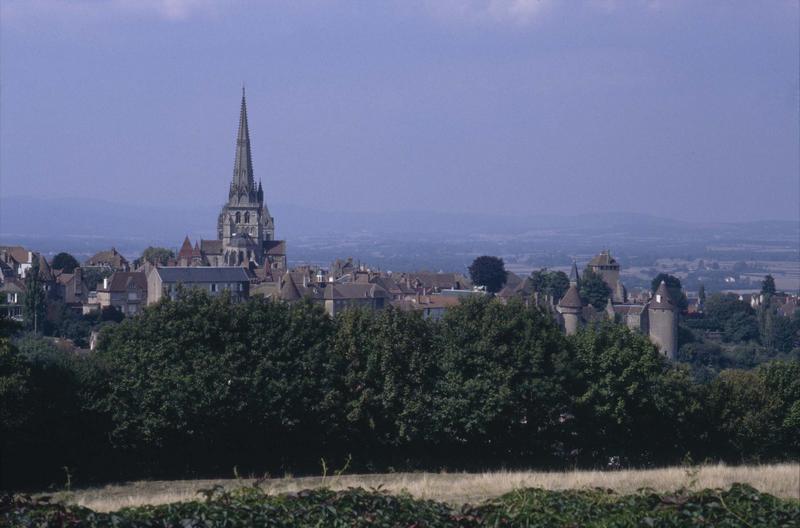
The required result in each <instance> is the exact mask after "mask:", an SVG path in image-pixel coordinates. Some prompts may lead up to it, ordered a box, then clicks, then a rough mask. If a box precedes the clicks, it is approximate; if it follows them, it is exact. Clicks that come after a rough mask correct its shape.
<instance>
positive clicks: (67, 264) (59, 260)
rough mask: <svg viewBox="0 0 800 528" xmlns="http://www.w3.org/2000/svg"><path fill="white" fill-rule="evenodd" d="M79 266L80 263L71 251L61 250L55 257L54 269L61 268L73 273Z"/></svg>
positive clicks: (65, 271)
mask: <svg viewBox="0 0 800 528" xmlns="http://www.w3.org/2000/svg"><path fill="white" fill-rule="evenodd" d="M78 267H80V263H79V262H78V260H77V259H76V258H75V257H73V256H72V255H70V254H69V253H65V252H61V253H59V254H58V255H56V256H55V257H53V269H57V270H61V271H62V272H64V273H72V272H74V271H75V268H78Z"/></svg>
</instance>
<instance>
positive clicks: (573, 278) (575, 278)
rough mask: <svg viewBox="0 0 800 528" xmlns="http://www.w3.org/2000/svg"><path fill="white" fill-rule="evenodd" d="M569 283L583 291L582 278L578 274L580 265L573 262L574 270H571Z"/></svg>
mask: <svg viewBox="0 0 800 528" xmlns="http://www.w3.org/2000/svg"><path fill="white" fill-rule="evenodd" d="M569 283H570V284H574V285H575V286H576V287H577V288H578V289H579V290H580V289H581V276H580V274H579V273H578V263H577V262H575V261H574V260H573V261H572V269H570V270H569Z"/></svg>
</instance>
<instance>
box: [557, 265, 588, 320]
mask: <svg viewBox="0 0 800 528" xmlns="http://www.w3.org/2000/svg"><path fill="white" fill-rule="evenodd" d="M580 287H581V278H580V275H578V265H577V264H576V263H575V262H573V263H572V270H570V274H569V289H568V290H567V293H565V294H564V297H562V298H561V300H560V301H558V306H557V307H556V309H557V310H558V313H560V314H561V318H562V319H563V320H564V330H565V332H566V333H567V335H574V334H576V333H577V332H578V328H580V326H581V316H582V315H583V301H581V295H580V293H579V289H580Z"/></svg>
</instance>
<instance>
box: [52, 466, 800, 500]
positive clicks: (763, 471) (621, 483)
mask: <svg viewBox="0 0 800 528" xmlns="http://www.w3.org/2000/svg"><path fill="white" fill-rule="evenodd" d="M734 482H742V483H747V484H750V485H751V486H753V487H755V488H757V489H758V490H760V491H763V492H766V493H771V494H773V495H776V496H778V497H787V498H795V499H800V464H798V463H786V464H774V465H761V466H726V465H708V466H698V467H694V468H685V467H671V468H663V469H646V470H624V471H567V472H537V471H496V472H488V473H397V474H377V475H345V476H339V477H327V478H322V477H304V478H290V477H286V478H278V479H269V480H266V481H263V482H262V483H261V487H262V488H263V489H265V490H267V491H268V492H269V493H284V492H293V491H299V490H301V489H308V488H315V487H320V486H325V487H329V488H332V489H344V488H348V487H356V486H361V487H365V488H376V487H378V486H381V488H382V489H385V490H388V491H391V492H399V491H405V492H408V493H410V494H411V495H413V496H415V497H419V498H425V499H435V500H439V501H445V502H448V503H450V504H454V505H460V504H463V503H467V502H470V503H476V502H480V501H482V500H485V499H488V498H491V497H496V496H498V495H501V494H503V493H506V492H508V491H511V490H514V489H518V488H523V487H540V488H546V489H553V490H559V489H582V488H593V487H602V488H610V489H613V490H616V491H618V492H621V493H629V492H634V491H636V490H637V489H640V488H652V489H655V490H657V491H673V490H676V489H679V488H682V487H686V488H689V487H692V488H694V489H702V488H727V487H728V486H730V485H731V484H733V483H734ZM252 483H253V480H250V479H241V480H234V479H230V480H178V481H141V482H130V483H125V484H114V485H108V486H105V487H102V488H89V489H84V490H78V491H72V492H61V493H59V494H57V495H56V498H58V499H61V500H65V501H67V502H71V503H76V504H80V505H82V506H86V507H89V508H92V509H93V510H97V511H113V510H118V509H120V508H123V507H126V506H139V505H143V504H165V503H169V502H177V501H185V500H192V499H196V498H198V495H197V492H198V490H201V489H207V488H210V487H212V486H214V485H221V486H223V487H225V488H226V489H233V488H236V487H241V486H245V485H249V484H252Z"/></svg>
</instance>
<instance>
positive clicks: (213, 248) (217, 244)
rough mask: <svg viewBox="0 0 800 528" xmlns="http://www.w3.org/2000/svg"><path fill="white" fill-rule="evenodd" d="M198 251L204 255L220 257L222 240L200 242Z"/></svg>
mask: <svg viewBox="0 0 800 528" xmlns="http://www.w3.org/2000/svg"><path fill="white" fill-rule="evenodd" d="M200 251H202V252H203V253H205V254H206V255H221V254H222V240H201V241H200Z"/></svg>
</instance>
